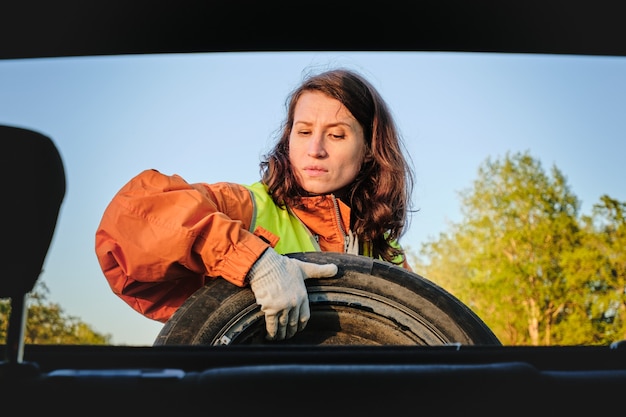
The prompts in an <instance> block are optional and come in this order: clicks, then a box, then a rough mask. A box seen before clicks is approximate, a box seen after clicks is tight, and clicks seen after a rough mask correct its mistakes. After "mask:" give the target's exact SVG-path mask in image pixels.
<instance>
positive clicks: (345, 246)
mask: <svg viewBox="0 0 626 417" xmlns="http://www.w3.org/2000/svg"><path fill="white" fill-rule="evenodd" d="M331 198H332V201H333V207H334V208H335V214H336V215H337V225H338V226H339V230H341V233H343V252H344V253H347V252H348V248H349V247H350V241H349V240H350V239H349V236H348V233H347V232H346V229H344V227H343V223H342V222H341V212H340V211H339V204H337V197H335V195H334V194H331Z"/></svg>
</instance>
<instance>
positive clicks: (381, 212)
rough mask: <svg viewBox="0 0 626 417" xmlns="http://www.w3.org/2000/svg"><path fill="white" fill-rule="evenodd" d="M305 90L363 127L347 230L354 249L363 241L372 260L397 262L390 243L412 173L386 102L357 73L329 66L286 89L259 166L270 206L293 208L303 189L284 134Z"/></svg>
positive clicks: (401, 220) (400, 222)
mask: <svg viewBox="0 0 626 417" xmlns="http://www.w3.org/2000/svg"><path fill="white" fill-rule="evenodd" d="M306 91H319V92H322V93H324V94H326V95H328V96H329V97H332V98H334V99H337V100H339V101H340V102H341V103H342V104H343V105H344V106H345V107H346V108H347V109H348V110H349V111H350V113H352V116H354V118H355V119H356V120H357V121H358V122H359V123H360V125H361V127H362V128H363V132H364V137H365V142H366V147H367V155H371V157H368V158H366V159H365V161H364V162H363V165H362V167H361V171H360V172H359V174H358V175H357V177H356V179H355V180H354V182H353V183H352V184H350V185H349V187H348V192H347V194H346V195H347V198H348V201H346V203H347V204H348V205H349V206H350V207H351V209H352V218H351V219H350V224H351V229H352V231H353V232H354V233H356V235H357V236H358V237H359V245H360V246H361V247H360V253H362V250H363V244H364V242H369V245H370V247H371V255H372V256H373V257H374V258H381V259H383V260H385V261H388V262H394V263H401V261H402V260H403V259H404V253H403V251H402V250H401V248H400V247H399V246H397V245H396V246H394V245H392V242H393V241H398V239H399V238H400V237H401V236H402V235H403V234H404V232H405V227H406V226H407V224H408V214H409V211H410V205H411V194H412V191H413V182H414V176H413V171H412V169H411V166H410V165H409V163H408V159H407V158H408V156H407V157H405V152H403V151H404V150H405V149H404V145H403V143H402V140H401V137H400V135H399V133H398V130H397V127H396V125H395V123H394V121H393V118H392V116H391V113H390V111H389V109H388V107H387V104H386V103H385V101H384V100H383V99H382V97H381V96H380V95H379V93H378V92H377V91H376V89H375V88H374V87H373V86H372V85H371V84H370V83H369V82H368V81H367V80H366V79H364V78H363V77H362V76H361V75H360V74H358V73H356V72H354V71H351V70H346V69H334V70H330V71H326V72H322V73H320V74H314V75H309V76H308V77H307V78H306V79H305V80H304V81H303V82H302V84H300V86H299V87H297V88H296V89H295V90H293V91H292V92H291V94H290V95H289V96H288V97H287V101H286V108H287V115H286V119H285V120H284V122H283V124H282V126H281V131H280V133H279V137H278V141H277V143H276V144H275V146H274V148H273V149H272V150H271V151H270V152H269V153H268V154H266V155H265V156H264V158H263V160H262V161H261V164H260V170H261V178H262V182H263V183H265V184H266V185H267V186H268V188H269V193H270V195H271V196H272V198H273V200H274V202H275V203H276V204H278V205H279V206H281V207H284V206H285V205H287V206H294V207H297V206H298V203H299V201H300V198H301V197H302V195H303V190H302V189H301V188H300V186H299V185H298V182H297V180H296V176H295V174H294V173H293V170H292V169H291V163H290V161H289V135H290V133H291V128H292V125H293V119H294V111H295V107H296V103H297V102H298V99H299V98H300V96H301V95H302V94H303V93H304V92H306ZM406 155H408V153H406Z"/></svg>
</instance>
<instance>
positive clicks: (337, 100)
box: [96, 69, 413, 340]
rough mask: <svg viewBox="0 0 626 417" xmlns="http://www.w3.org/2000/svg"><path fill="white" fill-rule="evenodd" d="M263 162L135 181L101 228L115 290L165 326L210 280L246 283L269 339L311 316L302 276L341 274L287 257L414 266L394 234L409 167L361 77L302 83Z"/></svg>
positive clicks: (103, 255) (99, 240) (100, 251)
mask: <svg viewBox="0 0 626 417" xmlns="http://www.w3.org/2000/svg"><path fill="white" fill-rule="evenodd" d="M260 168H261V181H259V182H257V183H254V184H252V185H250V186H246V185H240V184H234V183H227V182H221V183H214V184H206V183H198V184H189V183H187V182H186V181H185V180H184V179H183V178H181V177H180V176H178V175H171V176H170V175H164V174H161V173H159V172H158V171H156V170H146V171H144V172H142V173H140V174H139V175H138V176H136V177H135V178H133V179H132V180H131V181H130V182H129V183H127V184H126V185H125V186H124V187H123V188H122V189H121V190H120V191H119V192H118V193H117V194H116V195H115V197H114V198H113V200H112V201H111V203H110V204H109V205H108V207H107V208H106V210H105V212H104V215H103V217H102V220H101V222H100V225H99V227H98V230H97V232H96V254H97V256H98V261H99V263H100V266H101V268H102V271H103V272H104V275H105V277H106V279H107V280H108V282H109V285H110V286H111V288H112V290H113V292H114V293H115V294H117V295H118V296H119V297H121V298H122V299H123V300H124V301H125V302H126V303H128V304H129V305H130V306H131V307H132V308H134V309H135V310H137V311H138V312H140V313H142V314H143V315H145V316H147V317H149V318H151V319H154V320H158V321H160V322H165V321H167V320H168V319H169V317H170V316H171V315H172V314H173V313H174V312H175V311H176V309H177V308H178V307H180V305H181V304H183V303H184V302H185V300H186V299H187V298H188V297H189V296H190V295H191V294H193V293H194V292H195V291H196V290H197V289H199V288H200V287H202V286H203V285H204V283H205V282H206V281H207V280H210V279H215V278H216V277H221V278H223V279H226V280H228V281H230V282H231V283H233V284H235V285H238V286H242V287H243V286H245V285H250V287H251V289H252V291H253V293H254V295H255V298H256V301H257V303H258V304H259V305H260V306H261V310H262V311H263V312H264V315H265V322H266V329H267V338H268V339H270V340H283V339H287V338H290V337H292V336H293V335H294V334H295V333H296V332H297V331H300V330H302V329H303V328H304V327H305V326H306V324H307V322H308V320H309V318H310V310H309V303H308V296H307V291H306V287H305V284H304V280H305V279H308V278H322V277H332V276H334V275H335V274H336V273H337V266H336V265H333V264H327V265H317V264H312V263H307V262H302V261H299V260H296V259H293V258H290V257H287V256H283V254H286V253H291V252H305V251H330V252H342V253H343V252H346V253H353V254H360V255H365V256H371V257H374V258H377V259H382V260H384V261H387V262H391V263H394V264H397V265H402V266H404V267H405V268H409V266H408V263H407V261H406V257H405V255H404V252H403V250H402V248H401V247H400V245H399V244H398V239H399V238H400V236H401V235H402V234H403V232H404V230H405V226H406V222H407V215H408V212H409V205H410V195H411V191H412V187H413V173H412V171H411V168H410V167H409V165H408V163H407V160H406V159H405V157H404V154H403V152H402V143H401V140H400V137H399V135H398V132H397V129H396V126H395V124H394V121H393V119H392V117H391V114H390V112H389V110H388V108H387V105H386V104H385V102H384V101H383V99H382V98H381V97H380V95H379V94H378V92H377V91H376V90H375V89H374V88H373V87H372V85H371V84H370V83H369V82H367V81H366V80H365V79H364V78H363V77H361V76H360V75H359V74H357V73H355V72H353V71H350V70H344V69H337V70H331V71H327V72H324V73H321V74H318V75H313V76H310V77H309V78H307V79H306V80H305V81H304V82H303V83H302V84H301V85H300V86H299V87H298V88H297V89H295V90H294V91H293V92H292V94H291V95H290V97H289V100H288V102H287V117H286V120H285V122H284V124H283V126H282V134H281V136H280V137H279V138H278V142H277V143H276V145H275V147H274V149H273V150H272V151H271V152H270V153H269V154H268V155H266V157H265V158H264V160H263V161H262V162H261V164H260Z"/></svg>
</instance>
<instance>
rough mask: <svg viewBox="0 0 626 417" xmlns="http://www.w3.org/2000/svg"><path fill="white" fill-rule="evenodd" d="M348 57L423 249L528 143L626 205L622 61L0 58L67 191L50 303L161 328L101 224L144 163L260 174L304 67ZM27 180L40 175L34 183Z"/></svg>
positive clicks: (226, 176)
mask: <svg viewBox="0 0 626 417" xmlns="http://www.w3.org/2000/svg"><path fill="white" fill-rule="evenodd" d="M335 66H344V67H349V68H352V69H355V70H357V71H359V72H361V73H362V74H363V75H364V76H365V77H367V78H368V79H369V80H370V81H371V82H372V83H373V84H374V85H375V86H376V87H377V88H378V89H379V91H380V93H381V94H382V96H383V97H384V98H385V100H386V101H387V103H388V105H389V107H390V108H391V111H392V113H393V114H394V116H395V118H396V122H397V124H398V126H399V128H400V131H401V133H402V135H403V137H404V140H405V143H406V145H407V149H408V151H409V153H410V154H411V158H412V161H413V165H414V168H415V173H416V180H417V182H416V187H415V193H414V197H413V200H414V205H415V208H417V209H419V212H417V213H416V214H415V215H414V216H413V218H412V220H411V224H410V228H409V230H408V232H407V234H406V235H405V237H404V238H403V240H402V242H403V244H404V245H405V246H406V247H408V248H410V249H411V248H412V249H414V250H416V251H417V250H418V249H419V248H420V246H421V245H422V244H423V243H425V242H427V241H428V240H430V239H432V238H435V237H436V236H437V235H438V234H439V233H440V232H444V231H446V229H447V227H448V222H450V221H452V222H456V221H459V220H460V217H459V216H460V211H459V204H460V201H459V198H458V193H459V192H460V191H461V190H464V189H467V188H469V187H471V185H472V181H473V180H474V179H476V175H477V170H478V167H479V166H480V164H482V163H483V162H484V161H485V159H486V158H487V157H492V158H499V157H503V156H504V155H505V154H506V153H507V152H524V151H528V152H529V153H530V154H531V155H532V156H534V157H535V158H536V159H538V160H539V161H541V163H542V164H543V167H544V169H545V170H546V172H549V170H550V169H551V167H552V166H553V165H555V166H556V167H558V168H559V169H560V170H561V172H562V173H563V174H564V175H565V176H566V177H567V179H568V183H569V185H570V187H571V190H572V192H573V193H574V194H575V195H577V196H578V198H579V199H580V200H581V202H582V210H581V211H582V213H585V214H588V213H590V210H591V206H592V205H593V204H594V203H596V202H598V201H599V198H600V196H601V195H603V194H608V195H609V196H611V197H613V198H615V199H618V200H620V201H626V187H625V186H624V179H625V178H626V164H625V163H624V156H625V155H626V58H624V57H583V56H568V55H520V54H486V53H441V52H412V53H388V52H385V53H381V52H377V53H317V52H315V53H313V52H311V53H211V54H173V55H160V56H148V55H136V56H117V57H88V58H54V59H29V60H4V61H0V124H7V125H12V126H19V127H26V128H30V129H33V130H36V131H39V132H41V133H43V134H46V135H47V136H49V137H51V138H52V139H53V141H54V142H55V144H56V145H57V147H58V148H59V151H60V153H61V157H62V158H63V162H64V164H65V169H66V176H67V193H66V196H65V200H64V202H63V205H62V207H61V212H60V214H59V220H58V223H57V228H56V231H55V235H54V237H53V241H52V244H51V247H50V251H49V253H48V256H47V258H46V261H45V264H44V271H43V273H42V274H41V276H40V280H41V281H44V282H45V283H46V285H47V286H48V288H49V289H50V294H49V301H51V302H56V303H58V304H60V305H61V307H62V308H63V309H64V311H65V313H66V314H68V315H72V316H77V317H79V318H80V319H81V320H83V321H84V322H86V323H88V324H90V325H91V326H92V327H93V328H94V329H95V330H96V331H98V332H101V333H108V334H111V335H112V336H113V343H114V344H128V345H151V344H152V342H153V341H154V339H155V337H156V336H157V334H158V332H159V330H160V329H161V327H162V324H160V323H157V322H154V321H152V320H149V319H147V318H145V317H143V316H141V315H140V314H139V313H136V312H135V311H134V310H132V309H131V308H130V307H128V306H127V305H126V304H125V303H123V302H122V301H121V300H120V299H118V298H117V297H116V296H115V295H113V293H112V292H111V290H110V289H109V287H108V285H107V283H106V280H105V279H104V276H103V275H102V272H101V271H100V268H99V266H98V262H97V260H96V257H95V252H94V233H95V230H96V228H97V226H98V223H99V221H100V216H101V215H102V212H103V211H104V208H105V207H106V205H107V204H108V202H109V201H110V199H111V197H112V196H113V195H114V194H115V192H116V191H117V190H118V189H119V188H120V187H121V186H122V185H123V184H124V183H125V182H126V181H128V180H129V179H130V178H131V177H132V176H134V175H136V174H137V173H139V172H140V171H142V170H144V169H146V168H156V169H158V170H160V171H161V172H164V173H167V174H173V173H177V174H179V175H181V176H183V177H184V178H186V179H187V180H188V181H191V182H201V181H204V182H218V181H232V182H239V183H251V182H254V181H256V180H257V179H258V172H259V169H258V163H259V159H260V156H261V154H262V153H264V152H265V151H267V150H268V148H269V147H270V145H271V143H272V139H273V134H274V132H275V130H276V129H277V128H278V127H279V124H280V122H281V121H282V119H283V116H284V103H285V99H286V96H287V94H288V93H289V91H291V89H292V88H294V87H295V86H296V85H297V84H298V83H299V82H300V81H301V79H302V75H303V73H304V72H306V71H307V70H320V69H327V68H332V67H335ZM25 186H32V184H30V185H29V184H25Z"/></svg>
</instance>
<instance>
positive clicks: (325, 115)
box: [289, 91, 366, 194]
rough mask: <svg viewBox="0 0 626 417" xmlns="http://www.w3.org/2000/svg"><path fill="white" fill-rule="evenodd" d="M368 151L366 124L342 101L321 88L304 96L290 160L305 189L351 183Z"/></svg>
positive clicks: (296, 118)
mask: <svg viewBox="0 0 626 417" xmlns="http://www.w3.org/2000/svg"><path fill="white" fill-rule="evenodd" d="M365 153H366V147H365V138H364V137H363V128H362V127H361V125H360V124H359V122H357V120H356V119H355V118H354V117H353V116H352V114H351V113H350V112H349V111H348V109H347V108H346V107H345V106H344V105H343V104H341V102H339V101H338V100H336V99H334V98H331V97H329V96H327V95H326V94H323V93H320V92H317V91H307V92H305V93H303V94H302V95H301V96H300V98H299V99H298V102H297V103H296V106H295V111H294V118H293V126H292V127H291V134H290V135H289V160H290V162H291V166H292V167H293V170H294V172H295V175H296V179H297V180H298V183H299V185H300V186H301V187H302V188H303V189H304V190H305V191H307V192H309V193H312V194H328V193H332V192H335V191H337V190H340V189H341V188H343V187H345V186H347V185H348V184H350V183H351V182H352V181H354V179H355V178H356V176H357V174H358V173H359V170H360V169H361V164H362V163H363V159H364V158H365Z"/></svg>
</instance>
